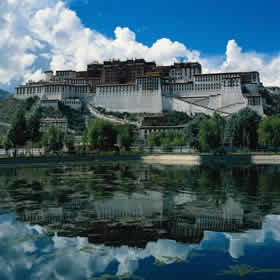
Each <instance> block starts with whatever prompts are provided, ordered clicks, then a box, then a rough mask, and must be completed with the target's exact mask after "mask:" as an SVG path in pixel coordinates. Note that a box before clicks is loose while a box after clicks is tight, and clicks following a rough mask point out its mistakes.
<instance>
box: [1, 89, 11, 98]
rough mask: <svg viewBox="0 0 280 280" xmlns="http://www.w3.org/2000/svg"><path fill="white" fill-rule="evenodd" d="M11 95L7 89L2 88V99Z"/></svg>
mask: <svg viewBox="0 0 280 280" xmlns="http://www.w3.org/2000/svg"><path fill="white" fill-rule="evenodd" d="M9 95H10V93H9V92H7V91H5V90H3V89H0V99H2V98H6V97H8V96H9Z"/></svg>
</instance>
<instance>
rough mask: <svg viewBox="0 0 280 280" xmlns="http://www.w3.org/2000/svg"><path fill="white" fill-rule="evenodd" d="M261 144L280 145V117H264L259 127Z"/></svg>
mask: <svg viewBox="0 0 280 280" xmlns="http://www.w3.org/2000/svg"><path fill="white" fill-rule="evenodd" d="M258 136H259V142H260V144H263V145H266V146H269V145H270V146H273V147H277V146H280V117H279V116H272V117H266V118H264V119H263V120H262V121H261V122H260V125H259V128H258Z"/></svg>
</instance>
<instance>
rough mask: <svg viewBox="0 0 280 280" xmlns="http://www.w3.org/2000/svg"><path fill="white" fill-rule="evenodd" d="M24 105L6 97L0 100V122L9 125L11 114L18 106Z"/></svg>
mask: <svg viewBox="0 0 280 280" xmlns="http://www.w3.org/2000/svg"><path fill="white" fill-rule="evenodd" d="M23 105H24V101H22V100H18V99H15V98H14V97H8V98H4V99H0V122H4V123H10V122H11V120H12V117H13V114H14V113H15V112H16V111H17V109H18V108H19V107H20V106H23Z"/></svg>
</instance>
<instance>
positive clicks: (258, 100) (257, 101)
mask: <svg viewBox="0 0 280 280" xmlns="http://www.w3.org/2000/svg"><path fill="white" fill-rule="evenodd" d="M260 104H261V98H260V97H259V96H254V97H249V98H248V105H260Z"/></svg>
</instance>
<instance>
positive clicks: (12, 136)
mask: <svg viewBox="0 0 280 280" xmlns="http://www.w3.org/2000/svg"><path fill="white" fill-rule="evenodd" d="M26 127H27V126H26V120H25V116H24V111H23V110H18V111H17V112H16V113H15V114H14V116H13V119H12V124H11V127H10V129H9V131H8V135H7V137H8V139H9V141H10V143H11V144H12V146H13V147H16V146H22V145H24V143H25V141H26Z"/></svg>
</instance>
